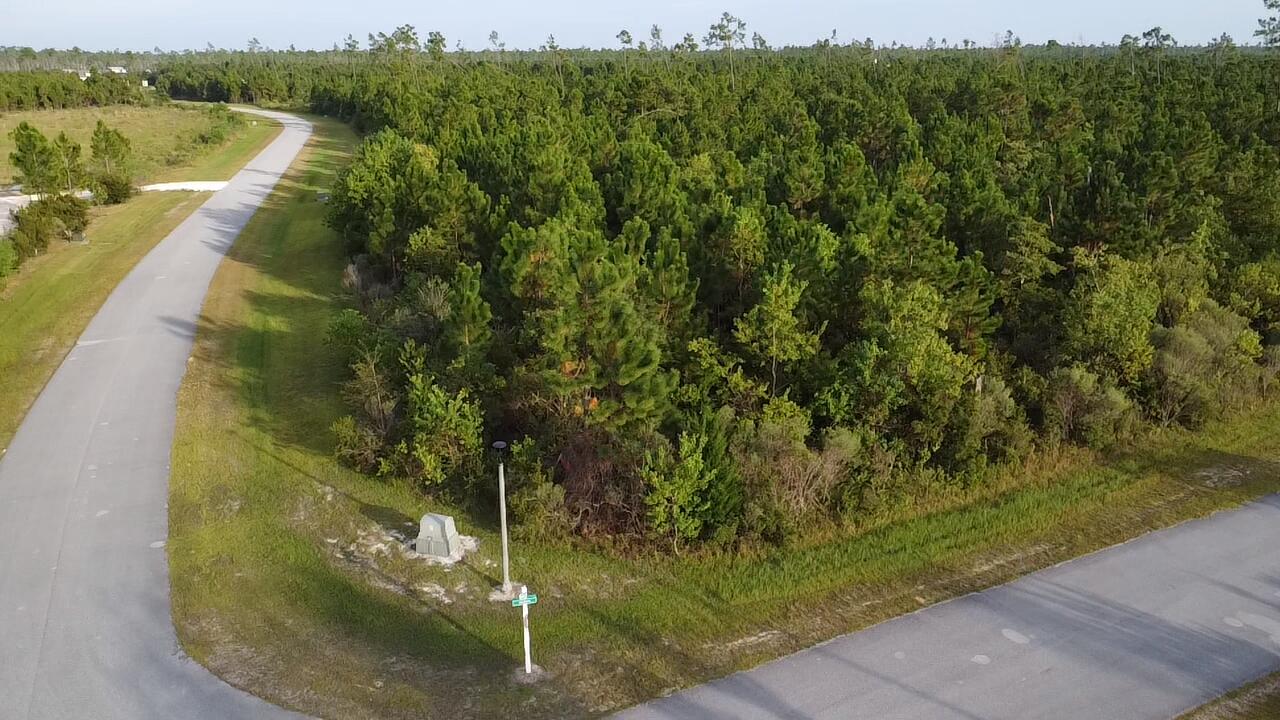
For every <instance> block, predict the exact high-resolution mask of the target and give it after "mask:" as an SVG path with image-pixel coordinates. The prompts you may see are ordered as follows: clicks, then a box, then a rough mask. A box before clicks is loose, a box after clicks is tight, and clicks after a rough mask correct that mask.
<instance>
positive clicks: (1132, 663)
mask: <svg viewBox="0 0 1280 720" xmlns="http://www.w3.org/2000/svg"><path fill="white" fill-rule="evenodd" d="M1274 670H1280V496H1272V497H1269V498H1267V499H1264V500H1262V501H1260V502H1258V503H1255V504H1252V505H1249V506H1246V507H1244V508H1243V509H1240V510H1237V511H1233V512H1229V513H1221V514H1219V515H1215V516H1213V517H1211V518H1208V519H1205V520H1201V521H1197V522H1193V523H1187V524H1185V525H1181V526H1179V527H1176V528H1172V529H1169V530H1165V531H1162V532H1158V533H1153V534H1150V535H1147V536H1144V537H1142V538H1140V539H1138V540H1134V541H1133V542H1130V543H1127V544H1125V545H1120V546H1118V547H1114V548H1111V549H1108V550H1104V551H1102V552H1100V553H1096V554H1094V555H1090V556H1087V557H1084V558H1080V559H1078V560H1074V561H1072V562H1069V563H1066V564H1063V565H1059V566H1057V567H1054V568H1051V569H1048V570H1045V571H1042V572H1039V573H1036V574H1034V575H1030V576H1027V577H1025V578H1023V579H1021V580H1018V581H1016V582H1013V583H1010V584H1008V585H1004V586H1001V587H998V588H994V589H992V590H988V591H986V592H982V593H977V594H974V595H968V596H965V597H962V598H959V599H957V600H953V601H951V602H948V603H944V604H941V605H936V606H933V607H930V608H927V609H924V610H921V611H919V612H916V613H914V614H911V615H907V616H904V617H901V618H898V619H896V620H891V621H889V622H886V623H883V624H881V625H877V626H875V627H872V628H870V629H868V630H864V631H862V632H858V633H853V634H851V635H846V636H844V637H841V638H837V639H835V640H832V641H830V642H827V643H824V644H822V645H819V646H817V647H814V648H811V649H809V650H805V651H802V652H800V653H797V654H795V655H792V656H790V657H787V658H783V659H781V660H778V661H775V662H772V663H769V664H767V665H763V666H761V667H759V668H756V669H755V670H752V671H750V672H745V673H739V674H737V675H732V676H730V677H728V678H725V679H723V680H719V681H717V682H713V683H711V684H709V685H704V686H702V687H698V688H694V689H692V690H689V691H687V692H683V693H679V694H677V695H673V696H672V697H669V698H665V699H663V700H658V701H655V702H652V703H649V704H647V705H642V706H639V707H637V708H633V709H632V710H630V711H627V712H624V713H622V714H621V716H620V717H621V718H625V719H626V720H655V719H658V718H663V719H667V718H744V719H754V718H845V719H854V718H875V719H876V720H896V719H901V720H980V719H981V720H1003V719H1006V718H1007V719H1009V720H1035V719H1037V718H1040V719H1045V720H1050V719H1052V720H1079V719H1081V718H1088V719H1089V720H1143V719H1144V718H1150V719H1151V720H1157V719H1159V720H1167V718H1170V717H1173V716H1175V715H1177V714H1179V713H1180V712H1181V711H1183V710H1186V709H1188V708H1191V707H1194V706H1197V705H1199V704H1201V703H1203V702H1205V701H1207V700H1209V699H1211V698H1214V697H1216V696H1218V695H1220V694H1222V693H1223V692H1225V691H1227V690H1229V689H1231V688H1234V687H1237V686H1239V685H1241V684H1244V683H1245V682H1248V681H1250V680H1252V679H1255V678H1257V677H1259V676H1261V675H1263V674H1266V673H1267V672H1270V671H1274Z"/></svg>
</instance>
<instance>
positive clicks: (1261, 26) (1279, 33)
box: [1253, 0, 1280, 47]
mask: <svg viewBox="0 0 1280 720" xmlns="http://www.w3.org/2000/svg"><path fill="white" fill-rule="evenodd" d="M1262 2H1263V5H1265V6H1266V8H1267V9H1268V10H1271V11H1275V12H1276V14H1275V15H1272V16H1271V17H1268V18H1262V19H1261V20H1259V21H1258V29H1257V30H1255V31H1254V33H1253V34H1254V35H1256V36H1258V37H1260V38H1262V44H1263V45H1267V46H1269V47H1277V46H1280V0H1262Z"/></svg>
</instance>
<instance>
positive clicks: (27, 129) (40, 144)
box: [9, 120, 59, 195]
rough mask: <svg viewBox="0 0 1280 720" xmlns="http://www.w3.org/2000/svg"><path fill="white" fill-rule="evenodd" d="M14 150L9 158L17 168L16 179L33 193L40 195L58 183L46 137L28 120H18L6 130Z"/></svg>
mask: <svg viewBox="0 0 1280 720" xmlns="http://www.w3.org/2000/svg"><path fill="white" fill-rule="evenodd" d="M9 137H10V138H11V139H12V140H13V144H14V150H13V152H11V153H9V162H10V163H11V164H12V165H13V166H14V167H15V168H17V170H18V181H19V183H20V184H21V185H22V187H23V189H24V190H26V191H27V192H28V193H31V194H33V195H44V194H46V193H49V192H53V191H55V190H57V188H58V187H59V175H58V169H57V165H58V157H57V154H56V153H55V151H54V149H53V147H52V146H51V145H50V144H49V140H48V138H46V137H45V136H44V135H42V134H41V133H40V131H39V130H37V129H35V128H34V127H32V126H31V124H30V123H28V122H26V121H25V120H24V121H23V122H20V123H18V126H17V127H16V128H14V129H13V130H12V131H10V133H9Z"/></svg>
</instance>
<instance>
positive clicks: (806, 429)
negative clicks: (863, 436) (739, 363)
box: [733, 398, 861, 542]
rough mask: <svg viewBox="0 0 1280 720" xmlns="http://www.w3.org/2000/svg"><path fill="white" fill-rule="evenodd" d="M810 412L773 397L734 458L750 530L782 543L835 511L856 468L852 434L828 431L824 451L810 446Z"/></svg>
mask: <svg viewBox="0 0 1280 720" xmlns="http://www.w3.org/2000/svg"><path fill="white" fill-rule="evenodd" d="M809 433H810V420H809V416H808V413H807V412H806V411H805V410H804V409H803V408H801V407H799V406H798V405H796V404H795V403H793V402H791V401H790V400H788V399H786V398H774V399H773V400H771V401H770V402H769V404H768V405H766V406H765V410H764V412H763V414H762V416H761V418H760V420H759V421H758V422H744V423H743V424H742V428H741V430H740V431H739V432H738V434H737V436H736V437H735V438H734V443H733V455H734V459H735V460H736V462H737V465H738V467H739V470H740V472H741V473H742V477H743V485H744V487H745V488H746V491H747V505H746V512H745V516H746V517H745V523H746V526H747V530H748V531H750V532H753V533H755V534H757V535H759V536H760V537H762V538H764V539H765V540H768V541H771V542H781V541H782V540H784V539H785V538H786V537H787V536H788V535H790V534H791V533H792V532H793V531H794V530H796V529H797V528H798V527H799V526H800V524H801V523H802V522H803V521H804V520H805V519H806V518H808V517H811V516H812V514H813V513H814V512H816V511H819V510H828V509H830V508H832V507H834V503H833V500H834V499H835V498H836V492H837V490H838V489H839V488H840V487H841V486H842V485H844V484H846V483H847V482H848V481H849V479H850V477H851V472H852V471H853V470H854V469H855V468H856V467H857V461H858V456H859V454H860V451H861V442H860V441H859V440H858V439H857V438H856V436H854V435H852V434H851V433H850V432H849V431H847V430H844V429H840V428H836V429H833V430H831V431H828V433H827V434H826V436H825V437H824V443H823V447H822V449H821V450H814V449H812V448H810V447H809V446H808V445H807V444H806V442H805V439H806V438H807V437H808V435H809Z"/></svg>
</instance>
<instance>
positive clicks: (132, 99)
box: [0, 71, 146, 110]
mask: <svg viewBox="0 0 1280 720" xmlns="http://www.w3.org/2000/svg"><path fill="white" fill-rule="evenodd" d="M145 99H146V98H145V96H144V95H143V93H142V88H141V82H140V80H139V79H138V78H130V77H128V76H124V75H114V74H112V73H101V72H100V73H94V74H93V75H90V76H89V77H88V78H87V79H85V80H81V79H80V77H79V76H78V75H76V74H75V73H69V72H47V71H32V72H0V110H51V109H59V108H72V107H90V106H92V107H101V106H104V105H139V104H142V103H143V102H144V101H145Z"/></svg>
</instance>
